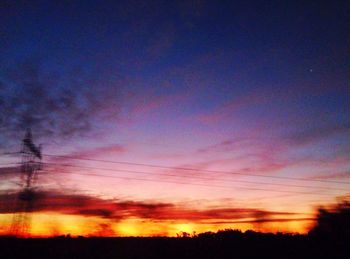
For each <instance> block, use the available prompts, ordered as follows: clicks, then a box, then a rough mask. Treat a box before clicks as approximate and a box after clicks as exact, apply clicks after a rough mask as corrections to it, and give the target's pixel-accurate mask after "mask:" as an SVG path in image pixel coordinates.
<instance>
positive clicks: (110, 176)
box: [55, 170, 329, 196]
mask: <svg viewBox="0 0 350 259" xmlns="http://www.w3.org/2000/svg"><path fill="white" fill-rule="evenodd" d="M114 171H115V170H114ZM55 172H56V173H64V174H77V175H83V176H96V177H105V178H116V179H123V180H136V181H147V182H162V183H175V184H184V185H194V186H205V187H215V188H224V189H230V190H232V189H233V188H236V189H246V190H255V191H268V192H280V193H293V194H311V195H326V196H329V194H326V193H323V192H321V193H317V192H301V191H288V190H274V189H264V188H254V187H242V186H240V187H230V186H226V185H213V184H210V185H209V184H200V183H188V182H178V181H169V180H156V179H146V178H135V177H124V176H115V175H105V174H96V173H79V172H64V171H55Z"/></svg>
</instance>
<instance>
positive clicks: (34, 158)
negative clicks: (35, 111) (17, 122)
mask: <svg viewBox="0 0 350 259" xmlns="http://www.w3.org/2000/svg"><path fill="white" fill-rule="evenodd" d="M20 153H21V155H22V161H21V177H20V178H21V182H20V184H21V190H20V192H19V194H18V197H17V199H16V201H15V211H14V214H13V219H12V223H11V229H10V233H11V235H15V236H21V237H26V236H28V234H29V233H30V215H29V213H30V212H31V211H32V208H33V203H34V201H35V192H34V189H33V185H34V182H35V180H36V179H37V174H38V171H40V170H41V169H42V163H41V159H42V155H41V146H36V145H35V144H34V143H33V139H32V133H31V130H30V129H27V132H26V134H25V137H24V139H23V140H22V150H21V152H20Z"/></svg>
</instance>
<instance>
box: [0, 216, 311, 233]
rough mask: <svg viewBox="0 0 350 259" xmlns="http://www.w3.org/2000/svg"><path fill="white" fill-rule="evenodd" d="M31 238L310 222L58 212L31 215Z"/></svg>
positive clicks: (296, 227)
mask: <svg viewBox="0 0 350 259" xmlns="http://www.w3.org/2000/svg"><path fill="white" fill-rule="evenodd" d="M29 216H30V218H31V228H30V235H31V236H34V237H35V236H36V237H49V236H59V235H68V234H70V235H71V236H79V235H82V236H177V234H181V233H182V232H186V233H189V234H191V235H192V234H193V233H194V232H195V233H196V234H199V233H203V232H207V231H212V232H217V231H218V230H224V229H239V230H241V231H243V232H244V231H246V230H249V229H251V230H255V231H262V232H279V231H280V232H282V231H283V232H293V233H296V232H299V233H307V232H308V230H309V229H310V227H311V226H312V224H313V222H312V221H286V222H266V223H258V224H252V223H235V224H232V223H230V222H227V223H225V222H223V223H221V224H216V223H215V222H210V221H209V222H185V221H183V220H182V221H176V220H171V221H169V220H168V221H167V220H163V221H153V220H148V219H142V218H128V219H125V220H121V221H112V220H109V219H103V218H99V217H92V216H89V217H87V216H79V215H65V214H58V213H33V214H31V215H29ZM0 220H1V224H0V234H2V235H5V234H8V231H9V227H10V225H11V220H12V214H0Z"/></svg>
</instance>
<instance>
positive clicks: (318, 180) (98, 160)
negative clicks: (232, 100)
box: [43, 154, 350, 185]
mask: <svg viewBox="0 0 350 259" xmlns="http://www.w3.org/2000/svg"><path fill="white" fill-rule="evenodd" d="M43 156H48V157H60V158H67V159H73V160H82V161H94V162H102V163H112V164H124V165H134V166H147V167H153V168H162V169H173V170H174V169H175V170H185V171H202V172H208V173H219V174H229V175H243V176H256V177H263V178H274V179H287V180H295V181H307V182H322V183H333V184H346V185H350V183H349V182H339V181H330V180H320V179H307V178H297V177H288V176H273V175H261V174H244V173H239V172H228V171H218V170H206V169H196V168H189V167H174V166H162V165H155V164H145V163H133V162H125V161H112V160H102V159H92V158H77V157H73V156H63V155H52V154H43Z"/></svg>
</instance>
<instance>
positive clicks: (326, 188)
mask: <svg viewBox="0 0 350 259" xmlns="http://www.w3.org/2000/svg"><path fill="white" fill-rule="evenodd" d="M45 164H49V165H58V166H65V167H76V168H84V169H95V170H103V171H110V172H126V173H134V174H146V175H153V176H169V177H183V178H189V179H198V180H209V181H212V180H214V179H212V178H208V177H199V176H188V175H181V176H180V175H176V174H156V173H152V172H146V171H133V170H124V169H110V168H101V167H91V166H81V165H71V164H58V163H47V162H46V163H45ZM215 181H220V182H238V183H248V184H266V185H275V186H285V187H297V188H314V189H324V190H335V191H348V189H341V188H330V187H323V186H319V187H317V186H306V185H294V184H282V183H268V182H257V181H245V180H235V179H226V180H224V179H215Z"/></svg>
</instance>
